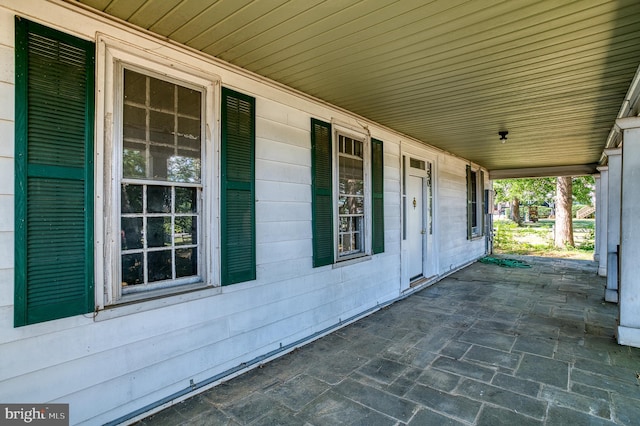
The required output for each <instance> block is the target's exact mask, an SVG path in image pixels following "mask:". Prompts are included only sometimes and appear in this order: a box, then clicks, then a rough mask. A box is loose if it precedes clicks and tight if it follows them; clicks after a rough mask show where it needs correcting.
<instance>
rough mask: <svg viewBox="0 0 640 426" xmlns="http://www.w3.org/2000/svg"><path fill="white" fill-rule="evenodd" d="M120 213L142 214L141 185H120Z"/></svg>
mask: <svg viewBox="0 0 640 426" xmlns="http://www.w3.org/2000/svg"><path fill="white" fill-rule="evenodd" d="M121 197H122V200H121V202H120V204H121V212H122V213H142V185H128V184H126V183H124V184H122V191H121Z"/></svg>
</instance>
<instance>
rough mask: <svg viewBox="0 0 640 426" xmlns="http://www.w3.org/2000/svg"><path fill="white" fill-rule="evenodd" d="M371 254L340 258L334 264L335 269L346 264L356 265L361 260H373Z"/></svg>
mask: <svg viewBox="0 0 640 426" xmlns="http://www.w3.org/2000/svg"><path fill="white" fill-rule="evenodd" d="M371 257H372V256H371V255H370V254H364V255H362V256H360V257H354V258H351V259H345V260H339V261H337V262H336V263H334V264H333V269H336V268H342V267H344V266H349V265H354V264H356V263H360V262H366V261H368V260H371Z"/></svg>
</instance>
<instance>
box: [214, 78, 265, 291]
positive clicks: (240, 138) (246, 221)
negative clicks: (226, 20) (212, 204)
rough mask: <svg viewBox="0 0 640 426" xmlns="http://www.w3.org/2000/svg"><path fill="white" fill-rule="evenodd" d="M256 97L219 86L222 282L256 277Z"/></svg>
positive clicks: (229, 282)
mask: <svg viewBox="0 0 640 426" xmlns="http://www.w3.org/2000/svg"><path fill="white" fill-rule="evenodd" d="M255 112H256V101H255V99H254V98H252V97H251V96H247V95H244V94H242V93H238V92H235V91H233V90H230V89H227V88H224V87H223V88H222V147H221V161H220V163H221V175H222V192H221V196H220V202H221V212H222V224H221V229H222V230H221V248H222V253H221V257H222V265H221V272H222V273H221V279H222V285H228V284H235V283H239V282H243V281H250V280H254V279H256V237H255V235H256V232H255V230H256V221H255V179H254V175H255V161H254V158H255V155H254V152H255V123H256V118H255V115H256V113H255Z"/></svg>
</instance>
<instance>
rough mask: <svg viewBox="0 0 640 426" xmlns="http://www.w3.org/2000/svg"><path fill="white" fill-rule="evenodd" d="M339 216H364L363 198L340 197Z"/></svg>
mask: <svg viewBox="0 0 640 426" xmlns="http://www.w3.org/2000/svg"><path fill="white" fill-rule="evenodd" d="M338 211H339V212H340V214H341V215H342V214H364V198H363V197H340V198H339V200H338Z"/></svg>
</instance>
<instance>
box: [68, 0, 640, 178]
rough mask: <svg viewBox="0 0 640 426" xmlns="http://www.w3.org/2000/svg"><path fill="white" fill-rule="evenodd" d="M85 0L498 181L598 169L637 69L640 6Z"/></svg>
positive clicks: (567, 1)
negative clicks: (540, 172) (502, 174)
mask: <svg viewBox="0 0 640 426" xmlns="http://www.w3.org/2000/svg"><path fill="white" fill-rule="evenodd" d="M79 2H80V3H84V4H85V5H87V6H90V7H92V8H95V9H98V10H100V11H103V12H105V13H107V14H109V15H112V16H114V17H117V18H119V19H122V20H125V21H127V22H129V23H131V24H134V25H136V26H139V27H142V28H145V29H148V30H150V31H152V32H154V33H157V34H159V35H162V36H164V37H168V38H170V39H172V40H175V41H176V42H179V43H182V44H185V45H187V46H190V47H192V48H195V49H198V50H201V51H202V52H205V53H207V54H209V55H212V56H215V57H218V58H221V59H223V60H225V61H228V62H230V63H232V64H235V65H237V66H240V67H242V68H245V69H248V70H250V71H253V72H255V73H257V74H260V75H263V76H265V77H268V78H270V79H273V80H275V81H278V82H280V83H283V84H285V85H287V86H290V87H293V88H295V89H298V90H300V91H302V92H305V93H308V94H310V95H313V96H315V97H317V98H320V99H322V100H325V101H327V102H329V103H332V104H334V105H337V106H339V107H342V108H345V109H347V110H350V111H353V112H355V113H357V114H359V115H361V116H364V117H367V118H368V119H371V120H374V121H376V122H378V123H381V124H383V125H385V126H388V127H389V128H392V129H394V130H397V131H399V132H402V133H404V134H406V135H409V136H411V137H413V138H416V139H418V140H420V141H424V142H425V143H428V144H431V145H435V146H437V147H439V148H442V149H444V150H446V151H449V152H451V153H454V154H457V155H459V156H461V157H464V158H467V159H469V160H471V161H473V162H476V163H478V164H480V165H482V166H484V167H486V168H488V169H489V170H492V171H499V170H505V169H523V168H537V167H554V168H556V169H557V170H559V169H561V168H562V167H566V166H576V167H578V166H585V165H590V166H592V165H593V164H595V163H597V162H598V161H599V159H600V156H601V153H602V150H603V148H604V147H605V143H606V139H607V136H608V134H609V131H610V130H611V128H612V126H613V122H614V120H615V118H616V116H617V114H618V111H619V110H620V107H621V105H622V102H623V100H624V96H625V94H626V92H627V90H628V88H629V85H630V83H631V80H632V78H633V76H634V74H635V72H636V69H637V68H638V65H639V64H640V3H639V2H638V0H614V1H605V0H577V1H571V0H542V1H534V0H504V1H500V0H432V1H428V0H359V1H356V0H254V1H252V0H219V1H213V0H212V1H205V0H79ZM73 3H75V1H73ZM499 130H508V131H509V135H508V140H507V142H506V143H504V144H502V143H500V142H499V137H498V131H499ZM516 174H517V173H516Z"/></svg>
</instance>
